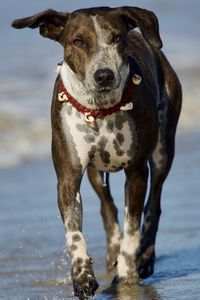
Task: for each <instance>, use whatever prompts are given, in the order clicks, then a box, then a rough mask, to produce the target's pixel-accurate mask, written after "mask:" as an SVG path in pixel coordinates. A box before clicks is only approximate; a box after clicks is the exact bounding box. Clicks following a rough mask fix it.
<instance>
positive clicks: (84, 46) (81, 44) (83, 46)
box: [73, 39, 87, 48]
mask: <svg viewBox="0 0 200 300" xmlns="http://www.w3.org/2000/svg"><path fill="white" fill-rule="evenodd" d="M73 44H74V45H76V46H78V47H81V48H86V46H87V45H86V43H85V42H84V41H83V40H81V39H75V40H73Z"/></svg>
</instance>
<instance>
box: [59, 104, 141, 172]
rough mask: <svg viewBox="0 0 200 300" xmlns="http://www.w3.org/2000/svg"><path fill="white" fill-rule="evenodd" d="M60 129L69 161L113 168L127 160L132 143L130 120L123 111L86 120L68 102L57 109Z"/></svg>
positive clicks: (120, 165) (108, 168)
mask: <svg viewBox="0 0 200 300" xmlns="http://www.w3.org/2000/svg"><path fill="white" fill-rule="evenodd" d="M61 119H62V126H63V131H64V134H65V137H66V143H67V147H68V148H70V149H69V150H70V153H71V160H72V161H73V163H74V164H77V163H80V164H81V166H82V168H83V169H84V168H85V167H87V165H90V166H94V167H95V168H97V169H98V170H102V171H117V170H119V169H121V168H125V167H127V166H128V164H129V163H130V162H131V160H132V157H133V153H134V144H135V142H136V137H135V131H134V123H133V122H132V120H130V118H129V117H128V114H127V113H126V112H124V111H123V112H122V111H118V112H117V113H115V114H112V115H109V116H106V117H103V118H97V119H96V120H95V122H94V124H92V125H90V124H88V123H86V121H85V118H84V115H83V114H82V113H79V112H77V111H76V109H75V108H73V107H72V106H71V105H70V104H69V103H67V104H66V105H64V106H63V108H62V110H61Z"/></svg>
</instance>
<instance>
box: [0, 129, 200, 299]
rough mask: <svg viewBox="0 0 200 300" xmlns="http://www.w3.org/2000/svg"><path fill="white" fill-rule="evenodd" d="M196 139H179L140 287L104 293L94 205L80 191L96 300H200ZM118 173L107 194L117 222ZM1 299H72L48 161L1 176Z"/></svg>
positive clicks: (101, 240)
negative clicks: (151, 260) (152, 263)
mask: <svg viewBox="0 0 200 300" xmlns="http://www.w3.org/2000/svg"><path fill="white" fill-rule="evenodd" d="M199 141H200V135H199V134H193V135H189V136H188V135H184V136H179V137H178V140H177V156H176V159H175V163H174V166H173V169H172V171H171V173H170V176H169V177H168V179H167V182H166V184H165V187H164V191H163V201H162V210H163V214H162V217H161V224H160V229H159V234H158V241H157V262H156V267H155V274H154V275H153V276H152V277H150V278H149V279H147V280H144V281H143V283H142V285H141V286H137V287H134V288H133V289H131V290H125V291H123V290H121V291H118V293H117V294H116V292H115V291H113V290H110V289H109V286H110V282H111V279H112V278H111V277H109V276H108V275H107V274H106V269H105V264H104V255H105V236H104V231H103V226H102V223H101V218H100V214H99V201H98V199H97V197H96V195H95V194H94V192H93V191H92V189H91V187H90V186H89V183H88V180H87V178H84V181H83V183H82V195H83V203H84V204H83V205H84V233H85V237H86V240H87V242H88V248H89V253H90V255H91V256H92V257H93V259H94V261H95V273H96V276H97V278H98V281H99V283H100V288H99V290H98V292H97V294H96V296H95V297H94V299H99V300H100V299H101V300H103V299H104V300H105V299H107V300H108V299H109V300H110V299H115V300H119V299H120V300H121V299H123V300H147V299H148V300H167V299H170V300H171V299H174V300H179V299H183V300H184V299H185V300H188V299H190V300H198V299H199V293H200V285H199V282H200V255H199V253H200V222H199V208H200V204H199V195H200V187H199V177H200V170H199V163H200V155H199V146H200V142H199ZM122 177H123V173H122V172H119V173H116V174H113V175H112V184H111V187H112V191H113V195H114V198H115V199H116V203H117V206H118V207H119V211H120V220H121V222H122V217H123V182H122V181H123V180H122ZM0 182H1V191H0V198H1V203H0V211H1V219H0V240H1V244H0V299H6V300H8V299H14V300H21V299H22V300H25V299H26V300H28V299H31V300H36V299H59V300H60V299H73V295H72V285H71V282H70V278H69V274H70V262H69V258H68V257H67V255H66V254H65V240H64V230H63V225H62V222H61V219H60V216H59V213H58V208H57V203H56V178H55V174H54V170H53V167H52V164H51V161H50V160H46V161H38V162H33V163H26V164H23V165H21V166H18V167H16V168H10V169H7V170H2V171H0Z"/></svg>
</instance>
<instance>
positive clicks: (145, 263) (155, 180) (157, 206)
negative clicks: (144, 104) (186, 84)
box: [138, 73, 182, 278]
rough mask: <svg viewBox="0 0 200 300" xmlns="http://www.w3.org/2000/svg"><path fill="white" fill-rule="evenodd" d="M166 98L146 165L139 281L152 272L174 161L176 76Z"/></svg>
mask: <svg viewBox="0 0 200 300" xmlns="http://www.w3.org/2000/svg"><path fill="white" fill-rule="evenodd" d="M173 74H174V78H173V76H172V75H173ZM169 78H170V77H169ZM165 95H166V98H165V99H166V101H163V103H162V105H161V107H160V109H159V110H158V113H159V126H160V127H159V137H158V143H157V146H156V148H155V150H154V152H153V155H152V157H151V159H150V162H149V164H150V173H151V187H150V193H149V198H148V201H147V204H146V206H145V209H144V224H143V228H142V239H141V247H140V251H139V253H138V271H139V275H140V277H141V278H147V277H148V276H150V275H152V274H153V272H154V262H155V242H156V234H157V230H158V225H159V219H160V215H161V192H162V186H163V183H164V181H165V179H166V177H167V175H168V173H169V171H170V168H171V165H172V162H173V157H174V150H175V133H176V126H177V122H178V118H179V113H180V109H181V100H182V93H181V86H180V84H179V82H178V80H177V78H176V77H175V73H172V74H171V81H169V82H168V89H166V93H165Z"/></svg>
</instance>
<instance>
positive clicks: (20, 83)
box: [0, 0, 200, 168]
mask: <svg viewBox="0 0 200 300" xmlns="http://www.w3.org/2000/svg"><path fill="white" fill-rule="evenodd" d="M104 5H107V6H111V7H112V6H113V7H114V6H122V5H132V6H133V5H134V6H139V7H144V8H147V9H151V10H153V11H154V12H155V13H156V14H157V16H158V18H159V22H160V32H161V37H162V40H163V43H164V47H163V51H164V53H165V54H167V57H168V59H169V60H170V62H171V64H172V65H173V66H174V68H175V70H176V71H177V73H178V75H179V77H180V80H181V82H182V85H183V92H184V103H183V111H182V116H181V120H180V123H179V133H185V132H191V131H192V132H198V131H199V129H200V109H199V99H200V89H199V86H200V59H199V53H200V1H199V0H190V1H183V0H167V1H160V0H149V1H132V0H127V1H121V0H118V1H117V0H110V1H98V2H97V1H92V0H85V1H82V2H81V1H78V0H74V1H66V0H57V1H52V0H40V1H26V0H18V1H12V0H7V1H1V3H0V36H1V47H0V57H1V72H0V145H1V147H0V167H3V168H4V167H8V166H14V165H17V164H19V163H21V162H24V161H29V160H32V159H38V158H43V157H46V156H49V155H50V143H51V134H50V105H51V95H52V90H53V84H54V80H55V78H56V74H55V73H54V70H55V68H56V65H57V62H59V61H60V60H61V59H62V48H61V46H60V45H59V44H56V43H55V42H53V41H50V40H48V39H46V40H45V39H43V38H41V36H40V35H39V33H38V30H30V29H26V30H20V31H17V30H14V29H13V28H11V26H10V24H11V22H12V20H13V19H16V18H20V17H26V16H29V15H32V14H35V13H37V12H39V11H41V10H44V9H47V8H54V9H57V10H61V11H73V10H75V9H78V8H80V7H89V6H104Z"/></svg>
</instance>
